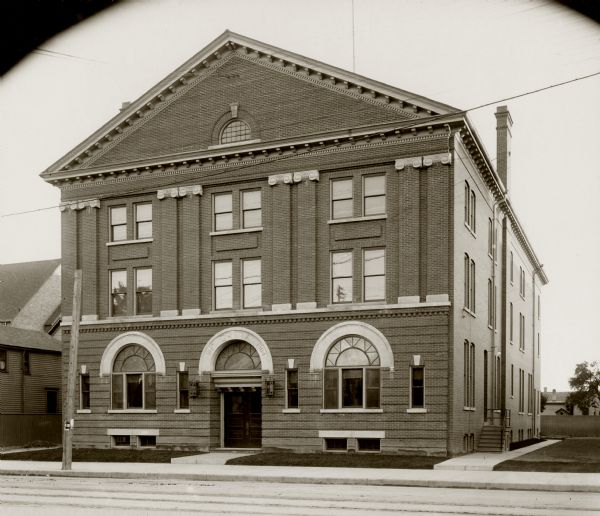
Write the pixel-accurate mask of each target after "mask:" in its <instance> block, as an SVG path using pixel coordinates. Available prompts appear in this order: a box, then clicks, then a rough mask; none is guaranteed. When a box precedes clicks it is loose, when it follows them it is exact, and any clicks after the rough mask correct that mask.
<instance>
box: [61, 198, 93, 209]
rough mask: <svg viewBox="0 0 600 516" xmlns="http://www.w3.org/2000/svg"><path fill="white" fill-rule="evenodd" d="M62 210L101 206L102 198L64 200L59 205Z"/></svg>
mask: <svg viewBox="0 0 600 516" xmlns="http://www.w3.org/2000/svg"><path fill="white" fill-rule="evenodd" d="M58 208H59V210H60V211H66V210H71V211H75V210H83V209H85V208H100V199H84V200H81V201H64V202H61V203H60V204H59V206H58Z"/></svg>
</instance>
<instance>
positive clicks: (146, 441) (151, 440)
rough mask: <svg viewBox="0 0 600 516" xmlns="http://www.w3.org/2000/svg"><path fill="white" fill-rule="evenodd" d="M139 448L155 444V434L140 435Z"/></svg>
mask: <svg viewBox="0 0 600 516" xmlns="http://www.w3.org/2000/svg"><path fill="white" fill-rule="evenodd" d="M139 440H140V448H151V447H152V448H153V447H155V446H156V436H155V435H140V436H139Z"/></svg>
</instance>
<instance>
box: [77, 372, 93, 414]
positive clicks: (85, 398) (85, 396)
mask: <svg viewBox="0 0 600 516" xmlns="http://www.w3.org/2000/svg"><path fill="white" fill-rule="evenodd" d="M79 379H80V382H81V384H80V388H81V392H80V394H81V398H80V400H79V405H80V406H79V408H82V409H89V408H90V376H89V375H87V374H82V375H81V376H80V377H79Z"/></svg>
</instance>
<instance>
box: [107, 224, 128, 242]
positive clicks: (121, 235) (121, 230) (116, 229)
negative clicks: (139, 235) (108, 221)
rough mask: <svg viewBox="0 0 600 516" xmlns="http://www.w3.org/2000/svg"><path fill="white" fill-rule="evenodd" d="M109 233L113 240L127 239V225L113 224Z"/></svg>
mask: <svg viewBox="0 0 600 516" xmlns="http://www.w3.org/2000/svg"><path fill="white" fill-rule="evenodd" d="M111 233H112V235H111V236H112V238H111V240H112V241H114V242H116V241H118V240H127V226H126V225H124V224H123V225H121V226H113V227H112V231H111Z"/></svg>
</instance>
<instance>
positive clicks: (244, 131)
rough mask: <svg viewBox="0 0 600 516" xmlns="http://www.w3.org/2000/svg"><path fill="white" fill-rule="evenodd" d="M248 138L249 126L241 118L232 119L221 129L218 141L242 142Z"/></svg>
mask: <svg viewBox="0 0 600 516" xmlns="http://www.w3.org/2000/svg"><path fill="white" fill-rule="evenodd" d="M249 139H250V126H249V125H248V124H247V123H246V122H244V121H242V120H233V121H232V122H229V123H228V124H227V125H226V126H225V127H224V128H223V130H222V131H221V138H220V143H234V142H243V141H245V140H249Z"/></svg>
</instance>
